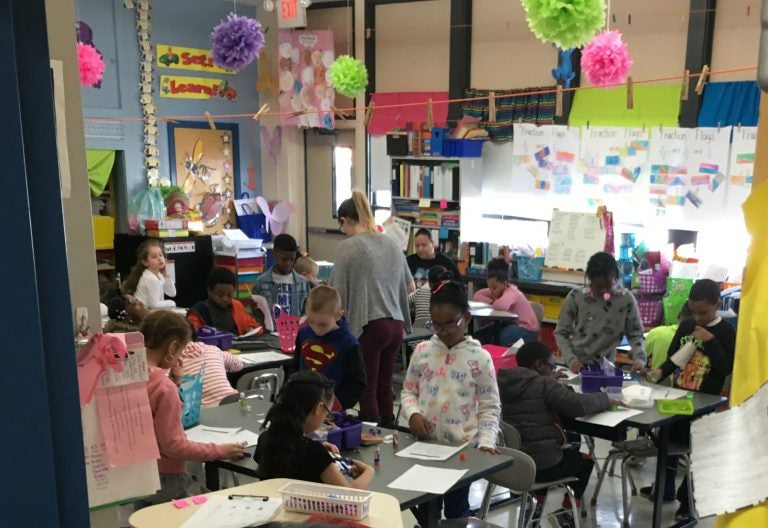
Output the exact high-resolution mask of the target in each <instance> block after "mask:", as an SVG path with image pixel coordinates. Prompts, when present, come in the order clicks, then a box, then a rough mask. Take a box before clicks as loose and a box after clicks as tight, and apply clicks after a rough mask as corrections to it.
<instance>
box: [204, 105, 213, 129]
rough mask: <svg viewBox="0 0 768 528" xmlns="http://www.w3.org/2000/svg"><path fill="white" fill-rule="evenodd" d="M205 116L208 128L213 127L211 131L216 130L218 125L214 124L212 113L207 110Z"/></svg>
mask: <svg viewBox="0 0 768 528" xmlns="http://www.w3.org/2000/svg"><path fill="white" fill-rule="evenodd" d="M203 115H204V116H205V120H206V121H208V126H209V127H211V130H216V123H214V122H213V118H212V117H211V113H210V112H209V111H208V110H206V111H205V113H204V114H203Z"/></svg>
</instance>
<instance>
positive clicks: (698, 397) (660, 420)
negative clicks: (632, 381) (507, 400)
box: [563, 392, 727, 528]
mask: <svg viewBox="0 0 768 528" xmlns="http://www.w3.org/2000/svg"><path fill="white" fill-rule="evenodd" d="M726 401H727V398H724V397H722V396H714V395H711V394H703V393H700V392H697V393H694V395H693V400H692V402H693V415H692V416H686V415H671V414H661V413H659V412H658V411H657V410H656V408H655V407H654V408H652V409H649V410H647V411H645V412H643V413H640V414H636V415H634V416H630V417H628V418H627V419H626V420H624V421H623V422H621V423H620V424H619V425H617V426H616V427H606V426H603V425H595V424H592V423H589V420H588V419H587V420H586V421H580V420H572V419H568V418H563V426H564V427H565V428H566V429H567V430H570V431H574V432H577V433H580V434H584V435H589V436H593V437H597V438H604V439H607V440H611V441H617V440H623V439H624V438H626V431H627V429H628V428H630V427H632V428H636V429H640V430H642V431H649V430H651V429H656V428H658V433H657V435H656V438H657V444H658V448H659V454H658V456H657V459H656V476H655V490H656V498H655V501H654V503H653V522H652V524H651V526H652V527H653V528H659V527H660V526H661V509H662V504H663V500H664V484H665V481H666V479H665V475H666V467H665V463H666V458H667V451H668V449H669V428H670V426H671V425H672V424H674V423H678V422H682V421H686V420H687V421H690V420H692V419H694V418H697V417H699V416H703V415H705V414H709V413H711V412H713V411H714V410H716V409H717V408H718V407H720V406H721V405H723V403H725V402H726ZM678 526H680V525H678ZM682 526H687V524H683V525H682Z"/></svg>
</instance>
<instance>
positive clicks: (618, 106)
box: [568, 84, 680, 127]
mask: <svg viewBox="0 0 768 528" xmlns="http://www.w3.org/2000/svg"><path fill="white" fill-rule="evenodd" d="M632 93H633V96H634V105H633V108H632V110H629V109H627V87H626V86H616V87H615V88H609V89H607V90H604V89H602V88H592V89H589V90H577V91H576V95H575V96H574V100H573V108H571V113H570V115H569V116H568V123H569V124H570V125H572V126H584V125H586V124H587V122H589V124H590V126H623V127H642V126H648V127H653V126H659V125H662V126H667V127H676V126H677V117H678V115H679V114H680V85H679V84H648V85H639V86H634V87H633V89H632Z"/></svg>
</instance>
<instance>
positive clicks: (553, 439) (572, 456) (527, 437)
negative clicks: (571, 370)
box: [497, 341, 618, 522]
mask: <svg viewBox="0 0 768 528" xmlns="http://www.w3.org/2000/svg"><path fill="white" fill-rule="evenodd" d="M517 365H518V368H512V369H502V370H500V371H499V372H498V373H497V377H498V381H499V394H500V397H501V414H502V418H503V419H504V421H505V422H507V423H509V424H511V425H513V426H515V428H516V429H517V430H518V432H519V433H520V437H521V440H522V445H521V450H522V451H523V452H525V453H527V454H528V455H530V456H531V458H533V460H534V461H535V462H536V481H537V482H545V481H550V480H556V479H561V478H565V477H577V478H578V479H579V480H578V482H576V483H575V484H574V485H573V486H572V488H573V493H574V495H575V496H576V502H577V504H580V503H581V497H582V495H583V494H584V490H585V489H586V488H587V484H588V483H589V476H590V475H591V473H592V467H593V465H594V463H593V462H592V460H591V459H590V458H589V457H588V456H587V455H586V454H582V453H580V452H579V450H578V448H574V447H568V446H567V443H568V442H567V440H566V436H565V433H564V431H563V427H562V425H561V424H560V418H559V415H561V414H562V415H564V416H567V417H569V418H576V417H579V416H588V415H591V414H595V413H598V412H601V411H605V410H607V409H608V407H609V406H610V405H611V404H618V402H611V401H610V400H609V399H608V395H607V394H605V393H604V392H595V393H591V394H578V393H576V392H574V391H572V390H571V389H569V388H568V387H567V386H565V385H563V384H562V383H560V382H559V381H558V380H557V379H556V378H555V376H554V375H553V373H554V370H555V363H554V360H553V359H552V350H551V349H550V348H549V347H548V346H547V345H545V344H544V343H540V342H538V341H532V342H530V343H526V344H524V345H523V346H522V347H521V348H520V350H519V351H518V352H517ZM540 499H542V498H540ZM540 504H543V499H542V500H540ZM563 508H564V509H568V508H570V504H568V503H564V504H563ZM556 513H558V515H557V517H558V518H559V519H561V518H563V517H569V516H570V513H568V512H562V513H561V512H556ZM570 522H573V520H572V519H570Z"/></svg>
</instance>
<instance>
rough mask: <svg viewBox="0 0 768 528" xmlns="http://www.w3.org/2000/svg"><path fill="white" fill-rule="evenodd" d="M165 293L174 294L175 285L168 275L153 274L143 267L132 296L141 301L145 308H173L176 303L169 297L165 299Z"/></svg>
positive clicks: (171, 295) (172, 295) (170, 295)
mask: <svg viewBox="0 0 768 528" xmlns="http://www.w3.org/2000/svg"><path fill="white" fill-rule="evenodd" d="M165 295H167V296H168V297H175V296H176V285H175V284H173V280H171V278H170V277H164V276H162V275H155V274H154V273H152V272H151V271H149V270H148V269H145V270H144V273H142V274H141V278H140V279H139V284H138V285H137V286H136V294H135V295H134V297H136V298H137V299H138V300H140V301H141V302H143V303H144V305H145V306H146V307H147V308H151V309H153V310H157V309H158V308H174V307H175V306H176V303H175V302H173V301H171V300H170V299H169V300H165Z"/></svg>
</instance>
